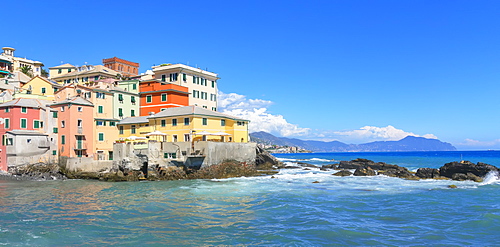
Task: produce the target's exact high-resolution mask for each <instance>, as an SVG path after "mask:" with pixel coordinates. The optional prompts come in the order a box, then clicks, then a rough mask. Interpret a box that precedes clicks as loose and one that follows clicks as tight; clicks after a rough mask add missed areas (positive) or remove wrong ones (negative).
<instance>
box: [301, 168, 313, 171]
mask: <svg viewBox="0 0 500 247" xmlns="http://www.w3.org/2000/svg"><path fill="white" fill-rule="evenodd" d="M302 170H304V171H310V170H311V169H309V168H304V169H302Z"/></svg>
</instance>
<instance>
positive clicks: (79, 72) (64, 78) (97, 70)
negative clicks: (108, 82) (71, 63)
mask: <svg viewBox="0 0 500 247" xmlns="http://www.w3.org/2000/svg"><path fill="white" fill-rule="evenodd" d="M59 69H60V68H58V67H52V68H51V70H52V71H51V72H50V74H55V72H56V71H57V72H58V71H59ZM62 70H63V71H64V68H63V69H62ZM69 70H71V72H68V71H69ZM66 71H67V73H61V74H56V75H54V76H51V78H50V79H52V80H54V81H56V82H57V83H59V84H64V85H66V84H69V83H76V84H86V83H90V82H94V81H98V80H101V79H107V78H116V76H117V75H118V74H119V73H118V72H116V71H114V70H112V69H109V68H106V67H104V66H102V65H84V66H80V67H77V68H75V69H74V70H73V69H71V68H66Z"/></svg>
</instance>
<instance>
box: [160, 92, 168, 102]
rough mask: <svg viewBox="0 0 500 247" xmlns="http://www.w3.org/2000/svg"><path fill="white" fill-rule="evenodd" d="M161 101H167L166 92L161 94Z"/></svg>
mask: <svg viewBox="0 0 500 247" xmlns="http://www.w3.org/2000/svg"><path fill="white" fill-rule="evenodd" d="M161 101H167V94H166V93H164V94H162V95H161Z"/></svg>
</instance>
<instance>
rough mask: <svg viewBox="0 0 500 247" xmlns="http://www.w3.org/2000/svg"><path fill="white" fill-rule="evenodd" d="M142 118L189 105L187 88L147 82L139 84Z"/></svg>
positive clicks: (153, 81)
mask: <svg viewBox="0 0 500 247" xmlns="http://www.w3.org/2000/svg"><path fill="white" fill-rule="evenodd" d="M139 95H140V116H148V115H151V114H155V113H158V112H160V111H163V110H166V109H168V108H171V107H180V106H187V105H189V91H188V88H187V87H184V86H179V85H177V84H173V83H168V82H161V81H158V80H147V81H141V82H140V83H139Z"/></svg>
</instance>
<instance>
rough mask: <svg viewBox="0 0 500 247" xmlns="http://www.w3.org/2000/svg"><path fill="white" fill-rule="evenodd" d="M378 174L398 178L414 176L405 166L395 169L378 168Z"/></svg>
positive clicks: (411, 177) (412, 177)
mask: <svg viewBox="0 0 500 247" xmlns="http://www.w3.org/2000/svg"><path fill="white" fill-rule="evenodd" d="M378 175H386V176H389V177H398V178H404V179H414V177H415V176H414V175H413V174H412V173H411V172H410V171H408V169H407V168H405V167H398V168H397V169H386V170H379V171H378Z"/></svg>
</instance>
